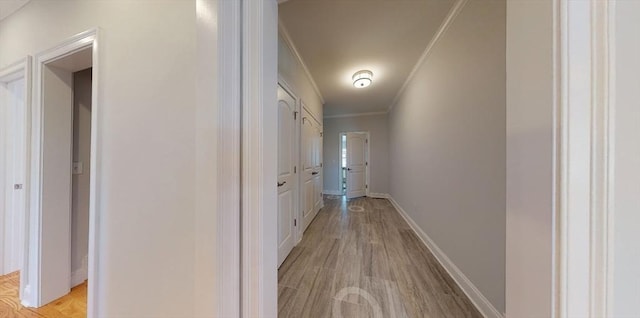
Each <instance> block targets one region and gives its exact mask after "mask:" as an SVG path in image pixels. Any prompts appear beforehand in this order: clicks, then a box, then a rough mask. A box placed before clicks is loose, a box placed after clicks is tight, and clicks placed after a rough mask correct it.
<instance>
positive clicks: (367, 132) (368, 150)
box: [338, 131, 371, 197]
mask: <svg viewBox="0 0 640 318" xmlns="http://www.w3.org/2000/svg"><path fill="white" fill-rule="evenodd" d="M347 133H355V134H366V135H367V142H366V144H367V153H366V154H365V155H364V158H365V159H364V160H365V161H366V163H367V164H366V167H365V172H364V173H365V174H366V176H365V182H366V183H367V187H366V189H365V190H366V191H365V195H366V196H367V197H368V196H369V193H370V190H371V189H370V188H369V185H370V182H369V175H370V173H369V172H370V171H369V170H370V168H369V167H370V166H369V161H370V157H369V154H370V153H371V134H370V133H369V131H343V132H340V134H338V136H340V138H342V135H343V134H344V135H346V134H347ZM338 145H339V147H340V149H339V151H338V155H340V156H341V152H342V140H340V142H339V143H338ZM348 151H349V150H348V149H347V152H348ZM347 158H348V157H347ZM338 160H339V161H338V162H340V166H342V157H340V158H338ZM339 168H340V171H339V172H340V173H339V174H338V175H339V176H340V178H339V180H338V181H339V182H340V181H342V167H339ZM341 187H342V184H340V185H339V188H341ZM348 188H349V185H348V184H347V189H348ZM341 191H342V190H341ZM346 192H347V191H345V193H344V195H345V196H346V195H347V193H346Z"/></svg>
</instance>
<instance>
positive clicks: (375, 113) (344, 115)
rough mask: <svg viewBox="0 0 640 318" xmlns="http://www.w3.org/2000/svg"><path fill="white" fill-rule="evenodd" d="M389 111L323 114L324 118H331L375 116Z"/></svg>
mask: <svg viewBox="0 0 640 318" xmlns="http://www.w3.org/2000/svg"><path fill="white" fill-rule="evenodd" d="M388 113H389V112H387V111H384V112H368V113H352V114H340V115H328V116H324V117H323V118H324V119H331V118H348V117H361V116H377V115H386V114H388Z"/></svg>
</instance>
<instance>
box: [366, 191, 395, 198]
mask: <svg viewBox="0 0 640 318" xmlns="http://www.w3.org/2000/svg"><path fill="white" fill-rule="evenodd" d="M368 197H370V198H374V199H389V198H390V197H391V196H389V194H388V193H375V192H373V193H369V195H368Z"/></svg>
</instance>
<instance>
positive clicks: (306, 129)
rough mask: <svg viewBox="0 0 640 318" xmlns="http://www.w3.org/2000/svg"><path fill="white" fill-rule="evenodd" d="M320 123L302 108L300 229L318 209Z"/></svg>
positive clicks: (319, 189) (320, 178) (320, 190)
mask: <svg viewBox="0 0 640 318" xmlns="http://www.w3.org/2000/svg"><path fill="white" fill-rule="evenodd" d="M320 131H321V129H320V124H319V123H318V122H317V121H316V120H315V119H314V118H313V116H311V114H310V113H309V112H308V111H307V110H306V109H304V108H303V109H302V176H301V177H302V184H303V185H302V191H303V195H302V224H303V227H302V230H303V231H304V230H305V229H306V228H307V227H308V226H309V224H311V221H313V218H314V217H315V216H316V215H317V213H318V210H319V204H318V202H319V201H320V202H321V200H322V198H321V196H320V195H319V194H320V193H322V183H321V182H322V167H321V166H322V163H321V158H322V149H321V145H322V142H321V139H319V138H321V134H320Z"/></svg>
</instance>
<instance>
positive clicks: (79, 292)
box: [0, 272, 87, 318]
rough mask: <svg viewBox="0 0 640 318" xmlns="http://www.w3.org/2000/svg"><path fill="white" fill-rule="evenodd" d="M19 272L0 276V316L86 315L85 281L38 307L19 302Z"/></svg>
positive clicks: (45, 317)
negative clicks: (28, 306)
mask: <svg viewBox="0 0 640 318" xmlns="http://www.w3.org/2000/svg"><path fill="white" fill-rule="evenodd" d="M19 286H20V274H19V272H15V273H11V274H8V275H5V276H0V318H13V317H20V318H36V317H37V318H84V317H87V282H86V281H85V282H84V283H83V284H81V285H78V286H76V287H74V288H73V289H71V293H69V294H68V295H66V296H64V297H62V298H60V299H58V300H55V301H53V302H51V303H49V304H47V305H45V306H43V307H40V308H26V307H23V306H22V305H21V304H20V300H19V298H18V290H19Z"/></svg>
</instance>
